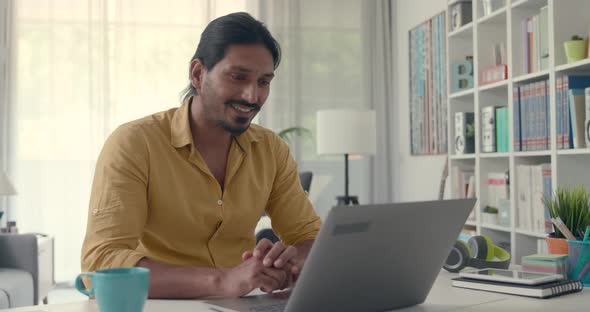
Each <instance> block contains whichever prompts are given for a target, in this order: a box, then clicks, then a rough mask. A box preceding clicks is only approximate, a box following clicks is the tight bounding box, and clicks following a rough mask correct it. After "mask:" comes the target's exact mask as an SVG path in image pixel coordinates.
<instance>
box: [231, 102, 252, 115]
mask: <svg viewBox="0 0 590 312" xmlns="http://www.w3.org/2000/svg"><path fill="white" fill-rule="evenodd" d="M232 106H233V108H235V109H237V110H239V111H240V112H244V113H249V112H251V111H252V109H251V108H245V107H242V106H241V105H239V104H234V105H232Z"/></svg>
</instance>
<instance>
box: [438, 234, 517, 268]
mask: <svg viewBox="0 0 590 312" xmlns="http://www.w3.org/2000/svg"><path fill="white" fill-rule="evenodd" d="M494 258H498V260H494ZM510 258H511V257H510V253H509V252H508V251H506V250H504V249H502V248H500V247H498V246H496V245H494V242H492V240H491V239H490V238H489V237H487V236H484V235H481V236H473V237H471V238H469V240H468V241H467V243H465V242H464V241H462V240H457V241H456V242H455V244H454V245H453V248H452V249H451V252H450V253H449V256H448V257H447V261H446V262H445V265H443V268H444V269H445V270H447V271H449V272H459V271H461V270H462V269H463V268H465V267H474V268H478V269H485V268H493V269H508V266H509V265H510Z"/></svg>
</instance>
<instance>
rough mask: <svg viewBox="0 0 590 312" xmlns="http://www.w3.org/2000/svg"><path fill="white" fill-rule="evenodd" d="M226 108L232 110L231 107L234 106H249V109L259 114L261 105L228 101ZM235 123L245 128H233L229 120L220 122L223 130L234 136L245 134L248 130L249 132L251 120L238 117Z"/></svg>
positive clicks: (241, 101)
mask: <svg viewBox="0 0 590 312" xmlns="http://www.w3.org/2000/svg"><path fill="white" fill-rule="evenodd" d="M223 104H225V106H226V107H229V108H232V109H233V107H231V106H232V105H233V104H240V105H244V106H247V107H249V108H252V110H253V111H255V112H259V111H260V105H258V104H256V103H248V102H246V101H243V100H227V101H226V102H225V103H223ZM234 121H235V122H236V123H237V124H240V125H243V126H241V127H240V126H232V125H231V124H230V123H229V121H227V120H220V121H219V126H221V127H222V128H223V130H225V131H227V132H229V133H230V134H231V135H232V136H238V135H240V134H242V133H244V132H245V131H246V130H248V128H249V127H250V118H244V117H236V118H235V119H234Z"/></svg>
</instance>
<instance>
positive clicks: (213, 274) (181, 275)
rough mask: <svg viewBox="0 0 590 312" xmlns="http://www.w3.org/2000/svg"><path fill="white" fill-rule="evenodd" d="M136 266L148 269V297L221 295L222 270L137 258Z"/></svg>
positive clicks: (169, 297) (170, 297)
mask: <svg viewBox="0 0 590 312" xmlns="http://www.w3.org/2000/svg"><path fill="white" fill-rule="evenodd" d="M136 266H138V267H143V268H147V269H149V270H150V289H149V297H150V298H168V299H172V298H178V299H180V298H200V297H208V296H219V295H223V289H222V286H221V285H222V279H223V274H224V273H223V271H222V270H220V269H213V268H206V267H188V266H186V267H183V266H175V265H168V264H163V263H159V262H155V261H152V260H150V259H148V258H143V259H141V260H139V262H138V263H137V264H136Z"/></svg>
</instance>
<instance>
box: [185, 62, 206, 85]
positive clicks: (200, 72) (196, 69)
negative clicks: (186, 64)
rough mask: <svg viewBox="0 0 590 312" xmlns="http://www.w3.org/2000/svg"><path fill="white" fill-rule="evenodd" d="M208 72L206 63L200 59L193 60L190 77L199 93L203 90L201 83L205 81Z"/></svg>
mask: <svg viewBox="0 0 590 312" xmlns="http://www.w3.org/2000/svg"><path fill="white" fill-rule="evenodd" d="M206 72H207V68H206V67H205V64H203V62H202V61H201V60H199V59H195V60H192V61H191V67H190V73H189V78H190V81H191V85H192V86H193V88H195V89H196V90H197V93H198V92H199V91H200V90H201V85H202V83H203V77H204V75H205V73H206Z"/></svg>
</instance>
